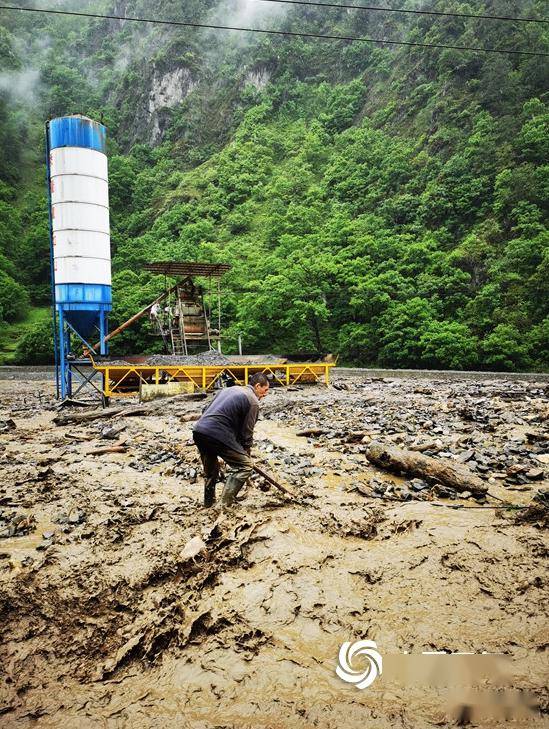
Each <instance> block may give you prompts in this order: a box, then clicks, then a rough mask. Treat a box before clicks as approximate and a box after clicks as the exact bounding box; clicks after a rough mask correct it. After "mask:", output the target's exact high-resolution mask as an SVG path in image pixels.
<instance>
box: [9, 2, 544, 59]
mask: <svg viewBox="0 0 549 729" xmlns="http://www.w3.org/2000/svg"><path fill="white" fill-rule="evenodd" d="M0 10H20V11H22V12H28V13H48V14H50V15H71V16H77V17H80V18H99V19H102V20H127V21H131V22H134V23H151V24H154V25H174V26H179V27H184V28H206V29H211V30H235V31H239V32H243V33H264V34H267V35H282V36H289V37H291V38H322V39H323V40H342V41H349V42H351V43H355V42H360V43H380V44H385V45H391V46H412V47H415V48H442V49H446V50H453V51H476V52H478V53H499V54H503V55H513V56H540V57H546V56H549V53H542V52H541V51H512V50H507V49H500V48H482V47H475V46H454V45H446V44H442V43H414V42H413V41H395V40H388V39H385V38H360V37H358V36H348V35H323V34H321V33H304V32H297V31H289V30H268V29H265V28H240V27H236V26H233V25H213V24H210V23H187V22H184V21H181V20H157V19H156V18H135V17H132V16H126V17H125V16H123V15H101V14H99V13H81V12H78V11H76V10H48V9H46V8H22V7H14V6H13V5H0Z"/></svg>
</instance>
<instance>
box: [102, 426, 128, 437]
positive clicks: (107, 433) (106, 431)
mask: <svg viewBox="0 0 549 729" xmlns="http://www.w3.org/2000/svg"><path fill="white" fill-rule="evenodd" d="M125 427H126V426H122V427H121V428H113V427H112V426H107V427H106V428H103V430H102V431H101V434H100V436H99V437H100V438H105V439H107V440H116V438H118V436H119V435H120V433H121V432H122V431H123V430H124V428H125Z"/></svg>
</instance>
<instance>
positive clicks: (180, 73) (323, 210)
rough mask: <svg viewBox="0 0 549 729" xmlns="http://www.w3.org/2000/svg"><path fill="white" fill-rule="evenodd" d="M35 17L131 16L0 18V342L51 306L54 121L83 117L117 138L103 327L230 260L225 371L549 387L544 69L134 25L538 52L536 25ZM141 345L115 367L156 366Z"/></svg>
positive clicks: (139, 332) (243, 5)
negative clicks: (449, 371)
mask: <svg viewBox="0 0 549 729" xmlns="http://www.w3.org/2000/svg"><path fill="white" fill-rule="evenodd" d="M21 5H22V6H24V7H36V6H38V7H41V5H40V3H36V4H35V3H33V2H28V1H25V2H22V3H21ZM390 5H391V6H392V7H394V8H408V9H421V8H422V7H426V6H424V4H422V3H418V2H406V1H405V0H402V2H400V3H397V2H396V1H395V2H391V3H390ZM48 7H51V8H54V9H58V10H76V11H78V12H80V13H86V12H89V13H97V14H108V15H115V16H120V18H121V19H119V18H117V19H112V18H111V19H101V18H84V17H73V16H64V15H48V14H41V13H34V12H28V13H27V12H10V11H0V145H1V148H2V154H1V156H0V319H1V320H2V321H3V324H0V327H2V326H4V327H8V326H9V325H10V324H12V323H13V322H17V321H21V322H22V323H23V324H25V322H26V317H27V316H28V312H29V310H31V311H32V310H33V309H34V308H35V307H39V306H45V305H47V304H48V301H49V287H50V283H49V242H48V230H47V226H48V215H47V202H46V196H45V170H44V161H43V160H44V122H45V121H46V119H48V118H51V117H54V116H58V115H64V114H73V113H81V114H85V115H88V116H90V117H92V118H94V119H97V120H102V121H103V123H104V124H106V126H107V129H108V144H109V170H110V198H111V226H112V253H113V296H114V309H113V313H112V317H111V325H112V326H113V327H114V326H116V325H117V324H118V323H120V322H122V321H124V320H125V319H126V318H128V317H129V316H130V315H131V314H132V313H134V312H135V311H137V310H138V309H139V308H140V307H141V306H143V305H145V304H147V303H149V301H151V300H152V299H153V298H154V296H155V295H156V294H157V293H159V292H160V291H161V290H162V289H163V286H164V281H163V279H160V278H159V277H154V276H151V275H150V274H149V273H147V272H144V271H143V269H142V265H143V263H144V262H146V261H151V260H166V259H178V260H205V261H222V262H228V263H230V264H231V265H232V266H233V268H232V270H231V271H230V273H229V274H228V275H227V276H226V277H225V279H224V288H225V295H224V299H223V323H224V330H225V333H226V338H225V340H224V347H225V348H226V351H228V352H230V351H235V342H236V339H237V337H238V334H241V335H242V338H243V341H244V346H245V349H246V350H247V351H256V352H266V351H275V352H290V351H303V350H308V351H318V352H328V351H332V352H336V353H338V354H339V355H340V358H341V360H342V361H344V362H349V363H351V362H352V363H357V364H360V365H368V364H383V365H388V366H395V367H396V366H403V367H408V366H410V367H437V368H464V369H468V368H482V369H506V370H514V369H528V368H538V369H540V368H541V369H545V368H547V366H548V363H549V344H548V343H549V319H548V311H547V302H548V300H549V296H548V281H549V253H548V241H549V235H548V232H547V193H548V188H549V174H548V170H549V167H548V156H549V154H548V152H549V141H548V140H549V135H548V131H549V114H548V111H547V99H548V95H547V78H548V77H549V76H548V73H547V72H548V65H549V64H548V63H547V57H535V56H529V55H525V54H518V53H517V54H506V53H482V52H479V51H476V50H457V49H455V48H454V49H452V48H422V47H415V46H398V45H387V44H377V43H372V42H363V41H355V42H351V41H343V40H325V39H319V38H298V37H291V36H283V35H264V34H257V33H246V32H237V31H223V30H214V29H206V28H191V27H182V26H177V25H162V24H152V23H140V22H134V21H132V20H128V19H127V18H129V17H134V18H136V17H137V18H148V19H155V20H161V19H165V20H171V21H179V22H187V23H199V24H212V25H233V26H239V27H253V28H265V29H275V30H280V31H286V32H307V33H312V34H325V35H326V34H330V35H342V36H355V37H360V38H384V39H391V40H401V41H406V42H411V43H414V42H417V43H429V44H435V45H445V46H465V47H475V48H478V47H483V48H489V49H494V50H499V51H502V50H506V51H537V52H540V53H548V52H549V42H548V37H549V34H548V32H547V30H545V26H543V25H542V24H536V23H521V22H519V21H501V20H480V19H468V18H461V17H447V16H444V17H443V16H437V17H435V16H430V15H411V14H404V13H388V12H375V11H362V10H352V9H348V8H325V7H324V8H322V7H316V6H310V7H305V6H303V5H286V4H280V3H279V4H277V3H271V2H262V1H261V0H222V2H217V1H216V0H188V1H186V2H185V3H176V2H173V1H168V0H115V1H114V2H113V1H112V0H104V1H102V2H91V1H84V2H76V1H74V2H67V1H61V2H56V3H53V4H52V3H50V4H49V5H48ZM428 8H429V9H431V10H438V11H447V12H454V13H475V14H478V13H482V14H486V15H499V16H515V17H516V16H520V17H538V18H541V17H543V13H544V10H545V3H543V2H541V1H540V0H523V1H521V2H515V1H514V0H498V2H493V1H491V0H482V2H477V3H465V2H458V1H457V0H435V1H434V2H432V3H430V4H429V6H428ZM25 326H26V324H25ZM48 327H49V324H48V322H47V321H46V320H44V321H43V322H42V323H40V324H38V325H34V326H33V327H31V326H30V325H29V329H28V333H27V335H26V336H24V337H23V338H22V339H21V341H20V343H19V346H18V350H17V352H16V355H15V357H16V359H17V360H18V361H20V362H24V361H39V360H43V359H44V358H47V356H48V354H47V353H48V348H49V337H50V330H49V328H48ZM147 327H148V325H147V323H146V322H143V323H141V324H140V325H138V326H137V327H136V328H135V329H134V330H133V331H132V332H131V333H127V334H124V335H123V336H121V337H120V338H119V339H115V340H113V352H114V353H116V352H130V351H135V352H137V351H146V350H149V351H150V350H153V349H154V348H155V347H157V346H158V345H157V344H156V343H155V340H154V339H153V338H152V337H151V336H150V333H149V332H148V328H147Z"/></svg>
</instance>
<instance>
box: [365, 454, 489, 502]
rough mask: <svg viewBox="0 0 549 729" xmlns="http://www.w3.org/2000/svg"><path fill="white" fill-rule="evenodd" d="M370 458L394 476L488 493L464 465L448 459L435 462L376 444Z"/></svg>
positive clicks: (482, 482)
mask: <svg viewBox="0 0 549 729" xmlns="http://www.w3.org/2000/svg"><path fill="white" fill-rule="evenodd" d="M366 458H367V459H368V460H369V461H370V462H371V463H374V464H375V465H376V466H380V467H381V468H385V469H386V470H387V471H392V472H393V473H401V472H404V473H407V474H410V475H412V476H419V477H421V478H426V479H429V480H430V481H437V482H439V483H441V484H444V485H446V486H450V487H451V488H453V489H455V490H456V491H470V492H471V493H472V494H475V495H476V496H483V495H484V494H486V492H487V491H488V486H487V484H485V483H484V481H482V480H481V479H480V478H479V477H478V476H475V474H474V473H473V472H472V471H471V470H470V469H469V468H467V466H464V465H463V464H461V463H454V462H453V461H450V460H449V459H448V458H431V457H430V456H425V455H423V453H418V452H417V451H407V450H403V449H401V448H394V447H392V446H387V445H384V444H383V443H380V442H379V441H373V442H372V443H370V445H369V447H368V451H367V452H366Z"/></svg>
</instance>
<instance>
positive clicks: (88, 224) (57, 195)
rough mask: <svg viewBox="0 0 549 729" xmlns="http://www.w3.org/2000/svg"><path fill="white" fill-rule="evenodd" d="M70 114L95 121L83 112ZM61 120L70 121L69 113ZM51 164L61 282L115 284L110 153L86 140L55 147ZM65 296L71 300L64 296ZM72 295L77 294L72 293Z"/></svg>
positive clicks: (56, 269) (58, 282) (55, 247)
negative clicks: (112, 282) (72, 144)
mask: <svg viewBox="0 0 549 729" xmlns="http://www.w3.org/2000/svg"><path fill="white" fill-rule="evenodd" d="M68 119H70V121H73V120H78V121H79V122H80V123H84V124H86V123H87V124H88V125H89V124H95V123H94V122H91V120H87V119H84V118H82V117H69V118H68ZM55 121H63V122H66V121H67V118H64V119H62V120H55ZM97 126H99V125H97ZM64 141H68V143H71V141H80V140H73V139H71V138H70V137H69V139H68V140H67V139H66V138H65V139H64ZM49 166H50V194H51V217H52V233H53V257H54V276H55V284H56V287H59V286H61V285H63V284H92V285H93V284H95V285H96V286H101V287H102V286H108V287H110V286H111V256H110V226H109V189H108V170H107V157H106V154H105V153H104V151H101V150H99V149H91V148H89V147H81V146H70V147H56V148H53V149H51V148H50V159H49ZM59 293H61V292H60V291H59ZM90 293H91V292H90ZM61 298H62V299H63V300H64V301H67V299H66V298H65V297H64V296H62V297H61ZM93 298H94V299H95V298H96V297H93ZM101 298H103V297H101ZM57 299H58V300H59V297H57ZM69 299H72V297H70V295H69ZM103 300H104V299H103ZM74 303H76V302H74Z"/></svg>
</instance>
